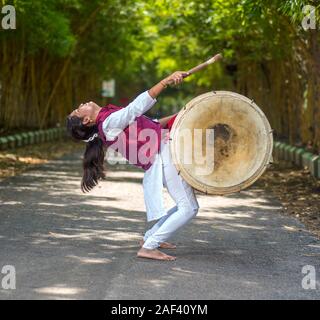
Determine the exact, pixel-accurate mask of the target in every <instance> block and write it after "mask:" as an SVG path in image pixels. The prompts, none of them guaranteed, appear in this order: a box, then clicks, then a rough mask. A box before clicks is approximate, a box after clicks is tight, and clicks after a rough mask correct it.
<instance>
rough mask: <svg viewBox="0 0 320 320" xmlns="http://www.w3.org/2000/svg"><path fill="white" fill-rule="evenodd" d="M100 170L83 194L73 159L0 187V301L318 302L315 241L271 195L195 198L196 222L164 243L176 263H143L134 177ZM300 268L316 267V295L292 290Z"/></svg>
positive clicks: (123, 169)
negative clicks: (5, 285) (8, 274)
mask: <svg viewBox="0 0 320 320" xmlns="http://www.w3.org/2000/svg"><path fill="white" fill-rule="evenodd" d="M107 170H108V173H107V175H108V179H107V180H106V181H103V182H102V183H101V184H100V186H99V187H98V188H96V189H95V190H94V191H93V192H91V193H90V194H87V195H83V194H82V193H81V192H80V190H79V181H80V175H81V155H80V154H73V155H69V156H66V157H64V158H61V159H59V160H55V161H52V162H50V163H48V164H45V165H41V166H38V167H36V168H33V169H31V170H29V171H26V172H25V173H24V174H22V175H19V176H16V177H12V178H9V179H7V180H4V181H2V182H0V218H1V220H0V221H1V223H0V243H1V246H0V268H2V267H3V266H5V265H13V266H14V267H15V270H16V289H15V290H4V289H1V287H0V299H318V298H319V297H320V285H319V281H320V259H319V258H320V241H319V240H317V239H316V238H315V237H314V236H312V235H311V234H310V233H308V232H307V231H306V230H305V229H304V226H303V225H302V224H300V223H299V222H298V221H297V220H295V219H293V218H291V217H286V216H283V215H281V214H280V213H279V212H280V204H279V203H278V202H277V201H276V199H274V198H273V196H272V195H270V194H266V193H265V192H264V191H263V190H261V189H259V188H258V187H255V186H253V187H252V188H250V189H249V190H247V191H244V192H241V193H239V194H235V195H230V196H226V197H214V196H205V195H202V194H197V197H198V200H199V204H200V212H199V214H198V216H197V217H196V219H194V220H193V221H192V222H191V223H190V224H189V225H188V226H187V227H185V228H184V229H183V230H181V231H180V232H179V233H178V234H177V235H176V237H175V238H174V239H172V241H174V242H175V243H176V244H177V245H178V248H177V249H176V250H175V251H174V253H175V255H176V256H177V260H176V261H174V262H163V261H152V260H144V259H139V258H136V252H137V250H138V241H139V240H140V239H141V237H142V234H143V232H144V230H145V228H146V227H147V224H146V222H145V211H144V202H143V193H142V185H141V180H142V176H143V172H142V171H140V170H137V169H135V168H134V167H133V166H126V165H119V166H117V167H114V166H110V165H109V166H108V169H107ZM164 196H165V201H166V204H167V205H168V207H170V206H171V205H172V204H173V202H172V200H171V199H170V196H169V195H168V194H167V192H166V191H164ZM166 252H172V251H169V250H167V251H166ZM305 265H311V266H313V267H314V268H315V270H316V277H317V278H316V280H317V283H316V289H309V290H306V289H304V288H303V287H302V279H303V277H304V276H305V274H303V273H302V268H303V267H304V266H305ZM0 277H2V278H3V277H4V274H0Z"/></svg>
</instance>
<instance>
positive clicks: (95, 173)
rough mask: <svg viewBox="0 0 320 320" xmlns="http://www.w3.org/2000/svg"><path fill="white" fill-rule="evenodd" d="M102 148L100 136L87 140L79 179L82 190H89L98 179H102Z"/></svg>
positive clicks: (103, 175)
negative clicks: (81, 174) (80, 179)
mask: <svg viewBox="0 0 320 320" xmlns="http://www.w3.org/2000/svg"><path fill="white" fill-rule="evenodd" d="M104 155H105V153H104V149H103V142H102V140H101V139H100V138H95V139H93V140H92V141H89V142H87V146H86V150H85V152H84V155H83V176H82V181H81V190H82V192H88V191H90V190H91V189H92V188H93V187H94V186H96V185H97V184H98V180H99V179H104V178H105V174H104V168H103V161H104Z"/></svg>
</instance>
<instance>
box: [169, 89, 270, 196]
mask: <svg viewBox="0 0 320 320" xmlns="http://www.w3.org/2000/svg"><path fill="white" fill-rule="evenodd" d="M170 138H171V141H170V142H171V143H170V150H171V155H172V160H173V162H174V164H175V166H176V168H177V170H178V172H179V174H181V176H182V177H183V178H184V179H185V180H186V181H187V182H188V183H189V184H190V185H191V186H192V187H194V188H195V189H197V190H199V191H201V192H204V193H207V194H215V195H224V194H229V193H233V192H238V191H240V190H242V189H244V188H246V187H248V186H250V185H251V184H252V183H253V182H254V181H256V180H257V179H258V178H259V177H260V176H261V175H262V173H263V172H264V170H265V169H266V167H267V166H268V164H269V162H270V159H271V157H272V148H273V137H272V130H271V127H270V124H269V122H268V120H267V118H266V116H265V115H264V113H263V112H262V111H261V110H260V108H259V107H258V106H257V105H256V104H255V103H254V102H253V101H251V100H250V99H248V98H246V97H244V96H242V95H240V94H237V93H233V92H228V91H216V92H209V93H205V94H202V95H200V96H198V97H196V98H194V99H193V100H191V101H190V102H189V103H188V104H187V105H186V106H185V107H184V108H183V109H182V110H181V111H180V112H179V114H178V116H177V118H176V119H175V121H174V124H173V127H172V129H171V132H170Z"/></svg>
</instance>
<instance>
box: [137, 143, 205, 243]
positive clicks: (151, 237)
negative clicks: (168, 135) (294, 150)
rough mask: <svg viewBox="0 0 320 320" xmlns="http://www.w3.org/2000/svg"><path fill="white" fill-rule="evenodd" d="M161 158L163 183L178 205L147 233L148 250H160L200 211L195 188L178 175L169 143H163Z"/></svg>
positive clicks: (145, 239) (145, 237)
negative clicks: (162, 243) (163, 244)
mask: <svg viewBox="0 0 320 320" xmlns="http://www.w3.org/2000/svg"><path fill="white" fill-rule="evenodd" d="M161 157H162V162H163V169H162V170H163V183H164V186H165V187H166V188H167V190H168V192H169V194H170V196H171V197H172V199H173V200H174V202H175V203H176V205H175V206H174V207H173V208H171V209H170V210H169V211H167V215H165V216H163V217H162V218H160V219H159V221H158V222H157V223H156V224H155V225H154V226H153V227H152V228H151V229H149V230H148V231H147V232H146V233H145V236H144V241H145V242H144V245H143V248H146V249H155V248H158V247H159V245H160V243H161V242H164V241H166V240H168V239H169V238H170V237H171V236H172V235H173V234H174V233H175V232H176V231H177V230H178V229H179V228H181V227H182V226H184V225H185V224H187V223H188V222H189V221H190V220H191V219H192V218H193V217H195V216H196V215H197V213H198V210H199V204H198V201H197V198H196V196H195V194H194V190H193V188H192V187H191V186H190V185H189V184H188V183H187V182H186V181H185V180H184V179H183V178H182V177H181V176H180V175H179V174H178V172H177V169H176V167H175V166H174V164H173V162H172V160H171V154H170V148H169V143H163V142H162V143H161Z"/></svg>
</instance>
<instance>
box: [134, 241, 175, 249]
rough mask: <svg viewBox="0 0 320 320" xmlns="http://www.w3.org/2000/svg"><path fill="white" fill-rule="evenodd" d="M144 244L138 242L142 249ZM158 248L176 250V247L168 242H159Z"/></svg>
mask: <svg viewBox="0 0 320 320" xmlns="http://www.w3.org/2000/svg"><path fill="white" fill-rule="evenodd" d="M143 244H144V241H143V240H140V246H141V247H142V246H143ZM159 248H162V249H176V248H177V246H176V245H175V244H173V243H170V242H161V243H160V246H159Z"/></svg>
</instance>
